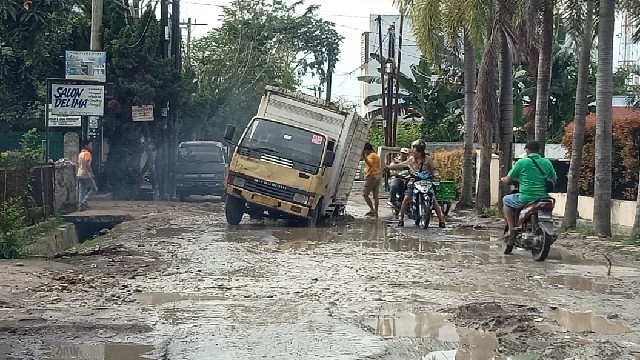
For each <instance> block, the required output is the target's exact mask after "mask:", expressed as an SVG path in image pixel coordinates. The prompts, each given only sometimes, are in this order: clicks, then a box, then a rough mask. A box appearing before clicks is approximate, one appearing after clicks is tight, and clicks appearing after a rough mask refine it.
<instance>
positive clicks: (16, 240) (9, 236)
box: [0, 197, 29, 259]
mask: <svg viewBox="0 0 640 360" xmlns="http://www.w3.org/2000/svg"><path fill="white" fill-rule="evenodd" d="M26 218H27V214H26V209H25V208H24V206H23V205H22V199H20V198H19V197H14V198H10V199H7V200H6V201H5V202H4V203H3V204H2V205H1V206H0V259H11V258H15V257H18V256H20V254H21V252H22V249H23V248H24V246H25V245H26V244H27V243H28V241H29V238H28V237H27V236H26V235H24V234H23V233H21V232H20V230H21V229H22V228H23V227H24V225H25V221H26Z"/></svg>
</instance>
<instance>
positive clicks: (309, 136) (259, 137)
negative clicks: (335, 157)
mask: <svg viewBox="0 0 640 360" xmlns="http://www.w3.org/2000/svg"><path fill="white" fill-rule="evenodd" d="M324 142H325V137H324V136H322V135H319V134H314V133H312V132H310V131H306V130H303V129H299V128H296V127H293V126H289V125H285V124H280V123H276V122H273V121H269V120H265V119H256V120H254V121H253V123H252V124H251V127H250V128H249V131H248V132H247V134H246V136H245V137H244V139H242V143H241V144H240V146H241V147H243V148H245V149H249V150H255V151H258V152H260V153H263V154H267V155H272V156H276V157H278V158H282V159H287V160H291V161H292V162H293V163H294V164H293V165H294V166H293V167H294V168H297V166H295V165H296V164H295V163H300V165H306V167H312V168H314V169H315V171H313V170H312V172H316V171H317V168H318V167H319V166H320V161H321V160H322V152H323V149H324ZM309 170H311V169H309Z"/></svg>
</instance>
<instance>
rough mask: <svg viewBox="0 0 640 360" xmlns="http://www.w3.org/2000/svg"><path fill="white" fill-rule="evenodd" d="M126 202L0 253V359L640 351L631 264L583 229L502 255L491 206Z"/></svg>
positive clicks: (621, 355)
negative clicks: (375, 217)
mask: <svg viewBox="0 0 640 360" xmlns="http://www.w3.org/2000/svg"><path fill="white" fill-rule="evenodd" d="M103 205H105V206H106V205H107V204H103ZM111 205H114V204H111ZM115 205H116V206H117V205H118V204H115ZM121 205H122V207H121V208H119V209H117V210H118V211H117V212H118V213H127V212H130V214H131V215H130V216H131V218H132V219H133V220H130V221H125V222H124V223H122V224H120V225H118V226H116V227H115V228H114V230H113V231H112V232H110V233H109V234H108V235H107V236H106V242H105V243H102V244H100V245H98V246H97V247H91V248H88V249H81V250H75V251H74V250H72V251H67V252H64V253H62V254H60V256H59V257H60V259H58V260H56V261H42V260H27V259H25V260H20V261H19V262H17V261H6V262H0V272H1V273H3V274H4V276H3V277H0V285H2V286H1V287H0V358H2V359H5V358H6V359H73V358H76V359H88V360H93V359H124V360H126V359H163V360H173V359H175V360H178V359H195V360H199V359H243V360H244V359H264V358H268V359H369V360H371V359H381V360H382V359H385V360H391V359H394V360H400V359H403V360H404V359H430V360H431V359H453V358H455V359H475V360H483V359H586V358H594V359H636V358H637V356H638V354H640V346H639V345H638V344H637V342H638V332H637V331H638V329H640V311H639V310H640V305H639V304H638V303H637V297H638V295H639V294H638V291H639V290H638V284H639V281H640V269H639V268H638V266H637V262H636V261H635V259H632V258H629V257H625V256H617V255H613V254H610V253H608V252H607V249H606V248H597V247H595V245H594V244H593V243H590V244H589V245H588V246H587V245H585V246H582V247H581V246H579V243H580V242H581V241H582V242H584V241H585V239H582V238H581V237H566V238H562V239H560V240H559V241H558V243H557V244H556V245H554V251H553V253H552V256H551V259H549V261H547V262H544V263H538V262H534V261H533V260H531V257H530V254H527V253H526V252H524V251H516V252H514V255H512V256H504V255H502V245H501V243H500V241H499V239H498V235H499V232H500V227H501V224H500V223H499V222H496V221H494V220H492V219H474V218H471V217H466V216H463V215H456V214H452V217H451V219H452V220H451V221H450V222H449V223H450V225H449V227H448V228H447V229H436V228H432V229H427V230H424V229H415V228H412V227H410V226H409V227H407V228H405V229H397V228H395V226H393V224H392V220H390V219H384V218H383V219H382V220H381V221H369V220H364V219H361V218H358V214H359V213H360V212H362V211H361V209H362V205H361V204H358V203H353V204H350V206H349V211H351V213H352V214H355V216H356V218H355V219H353V218H351V219H350V218H346V219H338V221H335V222H332V223H331V224H328V225H326V226H325V227H318V228H314V229H307V228H301V227H291V226H288V225H287V224H283V223H276V222H249V221H247V222H245V223H243V224H241V225H240V226H236V227H228V226H227V225H226V224H225V223H224V214H223V208H222V206H221V204H219V203H208V202H206V201H199V202H189V203H141V204H137V205H135V204H134V205H131V204H128V203H122V204H121ZM353 209H355V211H352V210H353ZM362 213H364V212H362ZM390 224H391V226H390ZM565 245H566V246H565ZM587 247H588V248H592V249H593V251H576V249H583V248H587ZM603 254H607V256H608V257H610V258H611V259H612V263H613V265H612V268H611V276H608V275H607V272H608V270H609V269H608V266H607V264H608V262H607V261H606V259H605V258H604V257H603Z"/></svg>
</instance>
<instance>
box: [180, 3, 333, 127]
mask: <svg viewBox="0 0 640 360" xmlns="http://www.w3.org/2000/svg"><path fill="white" fill-rule="evenodd" d="M302 5H303V2H302V1H297V2H295V3H293V4H292V5H287V4H286V3H285V2H284V1H281V0H235V1H233V2H232V3H231V5H229V6H225V7H223V14H222V25H221V26H220V27H219V28H216V29H214V30H212V31H210V32H209V33H208V34H207V35H206V36H204V37H203V38H200V39H197V40H195V41H194V43H193V45H192V54H191V59H190V63H189V64H187V67H188V68H190V71H192V72H193V73H194V77H195V80H196V88H195V89H194V90H193V92H192V93H191V94H190V95H189V99H188V102H187V104H185V110H184V116H183V118H184V119H183V120H184V122H185V126H184V127H183V129H184V131H185V132H184V133H183V134H182V135H181V136H182V137H183V138H194V137H196V136H198V137H204V138H208V139H212V138H213V139H219V138H221V136H222V134H221V132H220V129H221V128H222V127H224V125H225V123H231V124H234V125H237V126H238V127H244V126H245V125H246V124H247V123H248V121H249V120H250V119H251V117H253V116H255V114H256V110H257V107H258V104H259V101H260V97H261V95H262V93H263V91H264V86H265V85H277V86H280V87H284V88H288V89H295V88H296V87H297V86H298V85H299V84H300V82H301V79H302V77H303V76H305V75H307V74H311V75H313V76H317V77H318V79H319V81H320V83H324V82H325V81H326V73H327V67H326V64H327V63H330V64H335V63H336V62H337V59H338V57H339V55H340V50H339V46H340V42H341V41H342V37H341V36H340V35H339V34H338V33H337V31H336V30H335V25H334V24H333V23H330V22H327V21H324V20H322V19H320V18H318V16H317V15H316V12H317V10H318V6H315V5H312V6H308V7H307V8H306V9H303V11H302V12H300V11H299V10H300V9H299V8H300V7H301V6H302ZM329 60H331V61H329ZM329 71H333V69H329ZM222 114H224V115H225V116H221V115H222Z"/></svg>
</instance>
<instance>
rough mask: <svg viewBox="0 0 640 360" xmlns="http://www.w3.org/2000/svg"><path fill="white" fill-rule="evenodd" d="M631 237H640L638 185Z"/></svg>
mask: <svg viewBox="0 0 640 360" xmlns="http://www.w3.org/2000/svg"><path fill="white" fill-rule="evenodd" d="M639 179H640V177H639ZM631 236H633V237H634V238H636V239H638V236H640V185H638V198H637V199H636V218H635V220H634V221H633V230H632V231H631Z"/></svg>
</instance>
